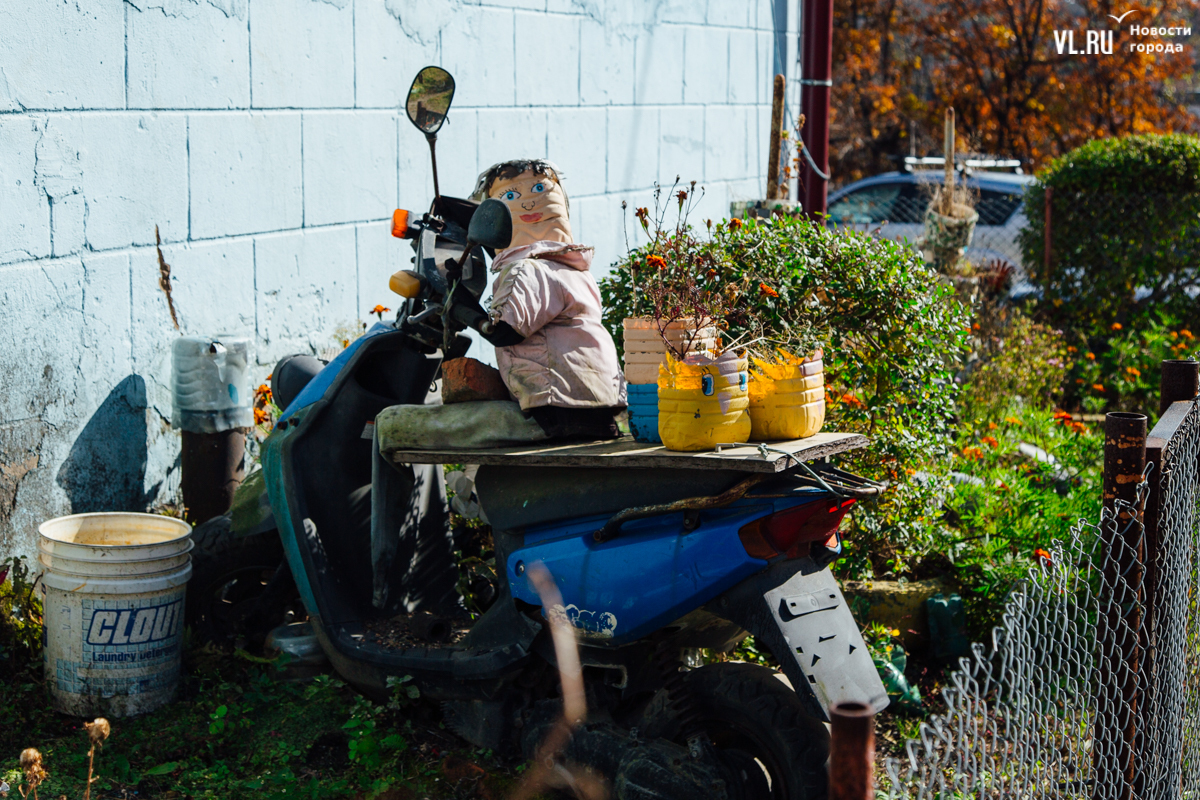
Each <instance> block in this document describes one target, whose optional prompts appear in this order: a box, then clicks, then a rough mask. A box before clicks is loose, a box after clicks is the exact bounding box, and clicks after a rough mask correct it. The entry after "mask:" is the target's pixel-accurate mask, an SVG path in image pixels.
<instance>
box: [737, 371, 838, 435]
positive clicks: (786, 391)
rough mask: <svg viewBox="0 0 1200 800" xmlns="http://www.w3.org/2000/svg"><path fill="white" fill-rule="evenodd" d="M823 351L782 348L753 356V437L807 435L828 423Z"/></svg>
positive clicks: (814, 432)
mask: <svg viewBox="0 0 1200 800" xmlns="http://www.w3.org/2000/svg"><path fill="white" fill-rule="evenodd" d="M823 355H824V353H823V351H822V350H820V349H818V350H815V351H814V352H812V353H811V354H809V355H807V356H796V355H793V354H792V353H791V352H788V351H787V350H784V349H782V348H779V349H776V350H775V351H774V352H770V353H763V354H762V355H758V354H754V355H752V356H751V358H750V360H751V363H752V364H753V367H752V369H751V370H750V385H749V401H750V402H749V408H748V411H749V414H750V424H751V428H750V441H752V442H769V441H775V440H785V439H805V438H808V437H809V436H813V435H815V434H817V433H819V432H820V431H821V426H822V425H824V424H825V367H824V361H823Z"/></svg>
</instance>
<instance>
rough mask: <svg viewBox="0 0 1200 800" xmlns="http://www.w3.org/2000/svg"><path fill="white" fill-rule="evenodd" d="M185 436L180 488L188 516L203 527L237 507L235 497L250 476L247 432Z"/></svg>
mask: <svg viewBox="0 0 1200 800" xmlns="http://www.w3.org/2000/svg"><path fill="white" fill-rule="evenodd" d="M182 434H183V442H182V444H183V448H182V452H181V453H180V455H179V466H180V476H179V484H180V486H179V488H180V491H181V492H182V493H183V505H184V508H186V509H187V511H186V513H185V515H184V516H185V517H186V518H187V521H188V522H190V523H192V524H193V525H199V524H201V523H203V522H207V521H208V520H210V519H212V518H213V517H219V516H220V515H222V514H224V513H225V512H226V511H228V510H229V507H230V506H231V505H233V493H234V492H235V491H237V488H238V486H240V485H241V483H242V479H243V478H244V477H245V476H246V429H245V428H231V429H230V430H227V431H221V432H219V433H193V432H191V431H186V430H185V431H182Z"/></svg>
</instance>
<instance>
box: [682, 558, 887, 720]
mask: <svg viewBox="0 0 1200 800" xmlns="http://www.w3.org/2000/svg"><path fill="white" fill-rule="evenodd" d="M804 567H805V560H793V561H782V562H778V563H776V564H773V565H772V566H771V567H769V568H768V569H766V570H764V571H762V572H760V573H758V574H757V575H755V576H753V577H751V578H748V579H746V580H744V581H742V582H741V583H739V584H738V585H737V586H735V587H734V588H732V589H730V590H729V591H727V592H725V593H724V594H722V595H721V596H720V597H718V598H717V599H715V600H713V601H712V602H711V603H709V604H708V605H707V606H706V607H705V608H706V610H708V611H709V612H710V613H713V614H715V615H717V616H719V617H723V618H725V619H727V620H729V621H730V622H733V623H735V624H736V625H739V626H741V627H742V628H744V629H745V630H746V631H748V632H749V633H750V634H752V635H753V636H754V638H755V639H756V640H757V641H758V643H759V644H760V645H765V646H766V648H767V649H768V650H770V652H771V654H772V655H774V656H775V658H776V660H777V661H778V662H779V664H780V665H781V666H782V667H783V671H784V674H785V675H787V677H788V680H789V681H791V684H792V687H793V688H794V689H795V691H796V693H797V694H798V695H799V696H800V697H801V698H803V699H804V700H805V701H806V702H807V703H808V704H809V710H810V711H811V712H812V713H813V714H814V715H815V716H818V717H821V718H824V719H828V716H829V708H830V707H831V706H833V705H836V704H837V703H842V702H858V703H864V704H866V705H868V706H870V707H871V708H872V709H873V710H874V711H876V712H879V711H882V710H883V709H884V708H886V707H887V705H888V697H887V690H886V689H885V688H884V686H883V682H882V681H881V680H880V679H879V673H878V671H877V670H876V669H875V665H874V663H873V662H872V660H871V655H870V653H869V652H868V651H867V646H866V642H864V641H863V638H862V634H861V633H860V632H859V629H858V623H857V622H855V620H854V616H853V615H852V614H851V613H850V608H849V605H848V604H847V603H846V599H845V598H844V597H843V596H842V592H841V589H839V588H838V584H837V581H836V580H835V579H834V577H833V574H832V573H831V572H830V571H829V570H828V569H822V570H818V571H815V572H809V573H807V574H805V572H804Z"/></svg>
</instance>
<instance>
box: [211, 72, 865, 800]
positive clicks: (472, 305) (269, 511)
mask: <svg viewBox="0 0 1200 800" xmlns="http://www.w3.org/2000/svg"><path fill="white" fill-rule="evenodd" d="M452 97H453V79H452V78H450V76H449V74H448V73H445V72H444V71H442V70H440V69H438V68H435V67H428V68H426V69H424V70H422V71H421V73H420V74H419V75H418V76H417V79H416V80H415V81H414V83H413V88H412V90H411V92H410V97H409V102H408V110H409V116H410V118H411V119H412V120H413V122H414V124H415V125H417V127H418V128H419V129H420V130H422V131H423V132H424V133H425V134H426V135H427V137H428V138H429V140H430V146H431V152H433V140H434V138H435V136H436V133H437V129H438V128H439V127H440V125H441V123H442V121H443V120H444V119H445V113H446V111H447V110H448V108H449V105H450V101H451V99H452ZM434 168H435V187H436V159H435V165H434ZM435 192H436V188H435ZM497 206H498V207H499V208H497ZM507 213H508V212H507V209H506V208H505V207H504V206H503V204H500V203H498V202H496V201H490V203H489V201H485V202H484V204H482V205H477V204H475V203H473V202H471V201H468V200H462V199H456V198H451V197H446V196H442V195H441V194H440V193H439V194H437V196H436V197H435V199H434V201H433V203H432V206H431V208H430V210H429V211H428V212H427V213H425V214H423V215H421V216H420V217H419V218H418V217H417V215H415V214H407V213H403V212H397V216H396V225H395V229H394V231H393V232H394V233H395V234H396V235H398V236H400V237H402V238H405V239H408V240H409V241H411V243H412V245H413V248H414V251H415V255H414V259H413V269H412V270H411V271H409V272H407V273H406V274H401V275H398V276H397V277H395V278H394V279H393V288H396V289H398V290H399V291H401V293H402V294H404V295H405V296H406V300H405V303H404V305H403V307H402V308H401V309H400V310H399V313H398V315H397V318H396V320H395V321H391V322H380V323H378V324H376V325H374V326H373V327H372V328H371V329H370V330H368V331H367V332H366V333H365V334H364V335H363V336H362V337H360V338H359V339H357V340H356V341H354V342H352V343H351V344H350V345H349V346H348V347H347V348H346V349H345V350H344V351H342V352H341V354H339V355H338V356H337V357H336V358H334V359H333V360H332V361H331V362H330V363H328V364H327V365H325V364H322V363H320V362H317V361H316V360H315V359H312V358H310V357H298V358H296V357H294V358H290V359H285V360H284V361H283V362H281V363H280V364H279V365H278V366H277V367H276V370H275V372H274V374H273V376H272V387H273V389H274V392H275V397H276V400H277V402H278V403H279V404H280V405H281V406H285V408H284V411H283V413H282V415H281V416H280V419H279V420H278V422H277V423H276V425H275V429H274V430H273V432H272V433H271V435H270V436H269V437H268V438H267V439H266V441H265V442H264V443H263V446H262V470H261V473H259V474H257V475H256V476H254V477H253V479H252V480H249V481H247V483H246V484H245V485H244V486H243V489H242V490H241V491H239V494H238V497H237V498H236V499H235V507H234V511H233V514H232V515H231V517H225V518H218V519H217V520H214V521H212V522H211V523H206V524H205V525H202V526H200V527H198V528H197V531H196V538H197V554H198V555H197V562H198V563H197V569H196V574H197V576H198V577H197V579H193V584H194V585H196V587H197V588H196V596H195V597H192V596H190V597H189V601H188V602H189V604H192V605H193V608H192V611H191V613H192V614H193V618H194V619H199V620H201V621H202V622H206V623H207V624H208V625H209V626H210V630H212V629H214V628H219V627H220V626H221V625H231V624H234V622H239V623H240V622H246V621H254V620H257V621H259V622H260V623H262V624H270V625H273V624H277V621H278V620H277V619H275V618H274V617H275V616H277V615H278V614H279V612H280V610H281V609H282V608H283V606H285V605H286V599H287V597H288V596H289V593H290V592H291V591H293V588H292V587H293V586H294V591H296V592H298V595H299V598H300V600H301V601H302V603H303V608H304V611H305V612H306V613H307V615H308V619H309V620H310V622H311V623H312V626H313V629H314V631H315V634H316V637H317V639H318V641H319V642H320V646H321V648H322V650H323V651H324V652H325V654H326V655H327V656H328V658H329V660H330V661H331V663H332V665H333V667H334V669H335V670H336V671H337V672H338V673H339V674H340V675H341V676H342V677H343V678H345V679H346V680H347V681H348V682H350V683H351V684H352V685H354V686H355V687H357V688H358V689H360V690H361V691H363V692H364V693H366V694H368V695H371V696H376V697H382V696H384V695H386V693H387V691H388V688H387V687H388V681H389V678H398V677H403V676H411V677H412V682H413V683H414V684H415V685H416V686H418V687H419V688H420V690H421V693H422V695H423V696H424V697H426V698H429V699H432V700H435V701H439V702H440V703H441V704H442V709H443V712H444V715H445V719H446V722H447V723H448V725H449V726H450V727H451V728H453V729H454V730H455V731H456V732H458V733H459V734H460V735H461V736H463V738H465V739H466V740H468V741H469V742H471V743H472V744H474V745H476V746H479V747H487V748H491V749H493V750H495V751H497V752H501V753H508V754H510V755H512V756H518V755H519V756H523V757H526V758H528V757H532V755H533V753H534V752H535V751H536V748H537V746H538V744H539V743H540V742H541V741H542V739H543V737H544V736H545V735H546V733H547V732H548V731H549V730H550V729H551V727H552V726H553V725H554V724H555V722H556V720H557V719H558V718H559V717H560V716H561V714H562V701H561V698H560V696H559V693H560V690H559V681H558V674H557V669H556V667H557V659H556V656H555V650H554V646H553V643H552V641H551V637H550V633H549V621H550V620H551V619H554V618H557V619H558V620H562V621H566V622H567V623H569V624H570V625H571V626H572V627H573V628H574V630H575V632H576V634H577V641H578V648H579V654H580V661H581V663H582V667H583V679H584V683H585V687H586V691H587V696H588V706H589V708H590V709H591V714H590V716H589V718H588V720H587V722H586V724H584V725H583V726H581V727H579V728H578V729H576V731H575V733H574V735H573V736H572V738H571V740H570V743H569V744H568V745H567V748H566V751H565V754H564V757H566V758H568V759H571V760H573V761H576V762H582V763H586V764H588V765H589V766H591V767H592V768H593V769H595V770H596V771H598V772H599V773H601V774H602V775H604V776H605V777H606V778H607V780H609V781H610V782H611V785H612V787H613V790H614V791H613V794H614V796H615V797H618V798H625V799H626V800H633V798H676V797H677V798H693V797H712V798H730V799H733V798H746V799H747V800H749V799H750V798H755V799H757V798H789V799H793V798H808V799H809V800H811V799H812V798H821V797H824V796H825V794H826V790H827V785H826V784H827V772H826V759H827V754H828V734H827V729H826V727H825V725H824V724H823V720H824V719H825V718H826V713H827V711H828V709H829V707H830V706H831V704H834V703H839V702H844V701H854V702H859V703H862V704H865V705H867V706H870V707H871V708H873V709H875V710H879V709H882V708H883V707H884V706H886V704H887V695H886V691H885V689H884V687H883V685H882V683H881V682H880V679H879V677H878V674H877V672H876V670H875V667H874V665H873V664H872V662H871V659H870V656H869V654H868V652H867V648H866V646H865V644H864V642H863V639H862V637H861V635H860V633H859V631H858V628H857V626H856V624H855V622H854V619H853V617H852V616H851V614H850V612H849V609H848V607H847V604H846V601H845V600H844V598H843V597H842V594H841V592H840V591H839V588H838V585H837V582H836V581H835V580H834V578H833V577H832V575H831V573H830V571H829V569H828V567H829V565H830V564H831V563H832V562H833V561H834V560H835V559H836V558H837V557H838V554H839V553H840V551H841V541H840V539H839V534H838V527H839V523H840V522H841V520H842V518H843V516H844V515H845V513H846V512H847V510H848V508H849V507H850V505H851V504H852V503H853V502H855V501H856V500H857V499H861V498H867V497H872V496H874V495H876V494H877V493H878V491H879V490H880V486H879V485H878V484H874V483H872V482H870V481H867V480H865V479H862V478H858V477H856V476H853V475H851V474H849V473H846V472H843V471H841V470H838V469H836V468H834V467H832V466H831V465H830V464H828V463H827V456H829V455H831V454H834V453H836V452H838V451H839V450H844V449H847V448H849V447H852V446H862V445H863V444H865V440H864V439H863V438H862V437H850V436H831V437H824V438H821V439H819V440H815V441H810V440H802V441H797V442H783V443H773V444H771V445H770V446H766V445H763V446H755V445H748V446H742V447H739V448H733V449H724V448H723V449H722V451H721V452H719V453H710V454H687V455H680V454H670V453H667V452H666V451H664V450H663V449H662V448H661V447H647V446H646V445H643V444H638V443H635V442H632V441H630V440H628V439H627V438H626V439H621V440H616V441H610V442H603V443H586V442H584V443H579V442H571V443H556V442H549V443H542V444H540V445H538V446H531V447H522V448H501V449H497V450H492V451H472V452H462V451H443V452H437V451H399V452H392V453H389V454H388V455H387V456H385V455H383V454H381V453H380V449H379V447H378V443H377V441H376V439H377V437H376V436H375V435H374V434H373V429H374V424H373V423H374V420H375V418H376V415H377V414H379V413H380V412H381V411H382V410H383V409H385V408H387V407H389V406H392V405H396V404H420V403H425V402H426V401H427V399H429V396H430V395H431V388H436V383H437V381H438V379H439V370H440V365H441V362H442V360H443V358H451V357H457V356H461V355H462V354H463V353H465V352H466V349H467V347H468V346H469V344H470V340H469V339H468V338H467V337H466V336H464V335H463V334H462V331H463V330H465V329H466V328H467V327H474V328H475V329H476V330H479V331H481V332H482V333H483V334H485V335H486V334H487V333H488V332H489V329H488V320H487V317H486V315H481V314H480V313H479V310H478V305H477V300H478V298H479V297H480V296H481V295H482V294H483V290H484V288H485V282H486V271H485V267H486V262H485V260H484V252H485V251H486V250H489V249H491V250H496V249H501V248H503V247H504V246H506V245H507V242H508V238H507V237H508V236H510V235H511V220H510V219H508V217H507ZM446 463H462V464H478V465H480V466H479V469H478V472H477V474H476V475H475V480H474V492H475V498H474V499H475V500H476V501H477V502H478V505H479V507H480V508H481V509H482V511H483V515H484V516H485V517H486V520H487V522H488V523H489V524H490V527H491V536H492V541H491V542H490V543H489V544H490V546H489V547H488V550H489V551H490V552H491V554H492V556H493V558H492V560H490V566H491V571H490V572H488V573H487V575H486V576H485V577H484V578H483V580H482V583H478V582H477V583H476V584H474V585H473V586H472V587H471V588H470V589H469V590H466V589H465V587H466V582H465V580H464V574H463V571H462V570H460V568H459V564H458V563H457V560H456V556H455V550H456V549H460V548H461V544H462V543H461V541H459V540H456V538H455V534H454V533H453V532H452V530H451V526H450V522H451V520H450V514H449V510H448V506H447V493H446V486H445V482H444V478H443V472H442V469H443V468H442V466H441V465H442V464H446ZM280 545H281V546H282V555H283V556H284V559H285V563H284V564H282V565H281V564H278V563H274V564H273V563H271V559H272V558H275V559H278V558H279V548H280ZM272 547H274V550H273V551H272V549H271V548H272ZM484 555H487V553H485V554H484ZM538 569H545V570H546V571H548V573H549V574H550V575H551V576H552V577H553V579H554V582H555V584H556V586H557V589H558V591H559V593H560V594H561V602H555V603H554V604H552V605H551V606H550V607H547V606H546V604H545V603H544V602H543V600H542V597H541V595H540V594H539V593H538V591H537V589H536V587H535V586H534V585H533V582H532V580H531V578H532V576H533V574H534V572H535V571H536V570H538ZM476 578H477V579H478V578H479V576H476ZM464 593H469V594H470V595H471V597H472V598H473V600H474V602H475V604H476V606H475V612H476V613H474V614H469V613H468V612H467V611H466V609H465V606H464V600H463V597H464ZM221 609H225V610H226V611H228V610H229V609H240V616H239V618H238V620H232V619H230V618H222V617H221V616H220V614H221V613H222V612H221ZM747 635H753V636H754V637H755V639H756V641H757V643H758V645H759V648H760V649H763V650H766V651H768V652H769V653H770V654H771V655H772V656H773V658H774V659H775V661H777V662H778V664H779V666H780V667H781V668H782V675H780V674H779V673H777V672H775V671H773V670H771V669H768V668H766V667H762V666H757V665H752V664H747V663H737V662H732V661H717V662H716V663H704V661H706V660H710V659H706V658H704V654H706V653H707V654H709V655H710V657H711V656H712V655H713V654H725V653H730V652H731V651H732V650H733V649H734V648H735V647H736V646H737V645H738V643H739V642H741V641H742V640H743V639H744V638H745V637H746V636H747Z"/></svg>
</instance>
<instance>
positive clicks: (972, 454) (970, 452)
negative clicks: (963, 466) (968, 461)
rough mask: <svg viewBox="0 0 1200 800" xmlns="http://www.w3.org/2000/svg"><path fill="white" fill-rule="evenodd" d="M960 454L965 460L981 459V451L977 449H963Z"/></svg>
mask: <svg viewBox="0 0 1200 800" xmlns="http://www.w3.org/2000/svg"><path fill="white" fill-rule="evenodd" d="M962 454H963V455H964V456H966V457H967V458H983V451H982V450H980V449H979V448H978V447H964V448H963V452H962Z"/></svg>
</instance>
